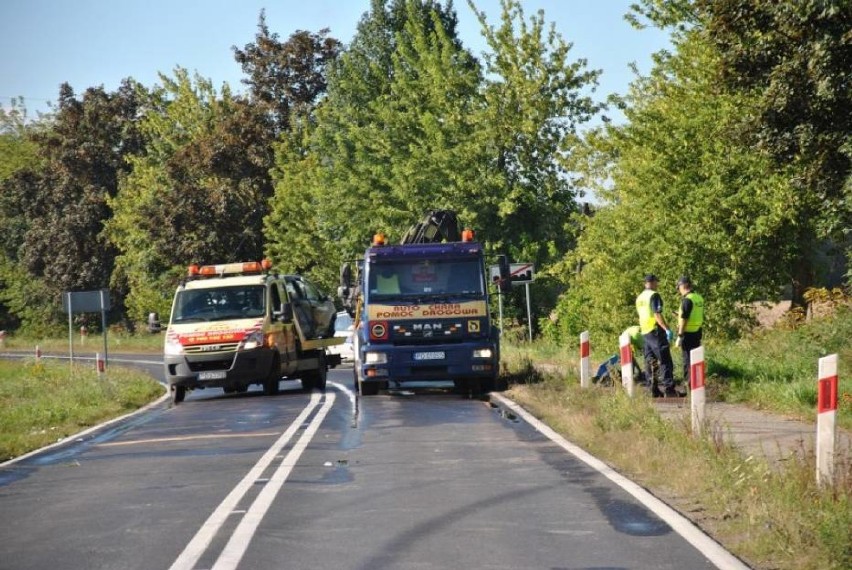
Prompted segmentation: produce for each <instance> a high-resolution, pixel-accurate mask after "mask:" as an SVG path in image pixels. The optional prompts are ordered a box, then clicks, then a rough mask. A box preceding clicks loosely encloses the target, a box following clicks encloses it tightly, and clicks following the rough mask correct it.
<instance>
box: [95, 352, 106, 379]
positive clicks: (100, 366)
mask: <svg viewBox="0 0 852 570" xmlns="http://www.w3.org/2000/svg"><path fill="white" fill-rule="evenodd" d="M95 367H96V369H97V371H98V376H100V375H101V374H103V373H104V371H105V370H106V363H105V362H104V359H103V358H101V353H100V352H96V353H95Z"/></svg>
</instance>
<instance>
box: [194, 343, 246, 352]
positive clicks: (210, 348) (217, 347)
mask: <svg viewBox="0 0 852 570" xmlns="http://www.w3.org/2000/svg"><path fill="white" fill-rule="evenodd" d="M239 344H240V343H238V342H226V343H222V344H195V345H192V346H185V347H183V351H184V352H185V353H186V354H216V353H219V352H236V351H237V347H238V346H239Z"/></svg>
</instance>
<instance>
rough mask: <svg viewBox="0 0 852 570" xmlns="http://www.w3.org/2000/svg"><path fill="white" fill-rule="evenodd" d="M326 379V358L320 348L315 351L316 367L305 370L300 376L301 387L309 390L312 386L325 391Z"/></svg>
mask: <svg viewBox="0 0 852 570" xmlns="http://www.w3.org/2000/svg"><path fill="white" fill-rule="evenodd" d="M327 381H328V361H327V360H326V356H325V350H320V351H318V353H317V369H316V370H311V371H310V372H306V373H305V374H304V375H303V376H302V389H303V390H304V391H306V392H310V391H311V390H313V389H314V388H319V389H320V390H322V391H323V392H325V386H326V383H327Z"/></svg>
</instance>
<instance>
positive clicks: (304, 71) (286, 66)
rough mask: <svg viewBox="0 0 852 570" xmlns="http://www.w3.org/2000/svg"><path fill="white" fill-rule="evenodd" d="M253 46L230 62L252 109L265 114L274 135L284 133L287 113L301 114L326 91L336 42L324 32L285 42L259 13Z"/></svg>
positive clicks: (238, 52)
mask: <svg viewBox="0 0 852 570" xmlns="http://www.w3.org/2000/svg"><path fill="white" fill-rule="evenodd" d="M257 28H258V32H257V34H256V35H255V41H254V43H251V44H247V45H246V46H245V47H244V48H243V49H239V48H237V47H236V46H235V47H234V48H233V50H234V58H235V59H236V61H237V63H239V64H240V65H241V66H242V69H243V72H244V73H245V74H246V76H247V77H246V79H243V80H242V81H243V83H245V84H246V85H248V86H249V89H250V98H251V101H252V103H253V104H254V105H255V106H258V107H260V108H262V109H263V110H264V111H265V112H267V113H268V114H269V115H270V117H271V120H272V124H273V125H274V127H275V133H274V134H278V133H281V132H285V131H288V130H289V128H290V121H291V113H293V112H305V111H306V110H308V109H310V108H311V107H312V106H313V105H314V103H315V102H316V101H317V99H318V98H319V97H320V96H321V95H322V94H323V93H325V91H326V81H327V79H326V75H327V68H328V66H329V65H330V64H331V63H332V62H333V61H334V59H335V58H336V57H337V55H338V53H339V52H340V47H341V45H340V42H339V41H338V40H336V39H334V38H332V37H329V36H328V29H323V30H320V31H319V32H318V33H311V32H307V31H305V30H298V31H296V32H294V33H293V34H292V35H290V37H289V39H288V40H287V41H286V42H281V41H279V39H278V34H275V33H270V31H269V27H268V26H267V25H266V16H265V13H264V12H263V11H261V13H260V17H259V21H258V25H257Z"/></svg>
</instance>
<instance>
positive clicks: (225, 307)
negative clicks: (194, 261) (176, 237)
mask: <svg viewBox="0 0 852 570" xmlns="http://www.w3.org/2000/svg"><path fill="white" fill-rule="evenodd" d="M335 315H336V309H335V307H334V303H333V302H332V301H331V299H330V298H329V297H328V296H327V295H325V294H323V293H322V292H320V291H319V289H317V288H316V287H315V286H314V285H313V284H311V283H310V282H309V281H308V280H307V279H305V278H304V277H302V276H300V275H279V274H276V273H273V272H272V271H271V263H270V262H269V260H266V259H265V260H263V261H261V262H256V261H249V262H241V263H227V264H221V265H205V266H201V267H199V266H198V265H190V266H189V271H188V275H187V277H186V279H185V280H184V281H183V282H182V283H181V284H180V285H179V286H178V288H177V291H176V292H175V296H174V301H173V302H172V310H171V315H170V318H169V325H168V328H167V329H166V340H165V349H164V365H165V375H166V380H167V382H168V384H169V388H170V390H171V393H172V401H173V402H174V403H175V404H178V403H180V402H182V401H183V399H184V397H185V396H186V391H187V390H193V389H202V388H211V387H218V388H222V389H223V390H224V391H225V393H226V394H230V393H234V392H245V391H246V390H248V387H249V386H250V385H252V384H260V385H261V386H263V391H264V393H265V394H267V395H273V394H276V393H278V389H279V382H280V381H281V379H282V377H287V378H290V379H295V378H298V379H301V381H302V387H303V388H304V389H305V390H312V389H313V388H318V389H320V390H325V385H326V376H327V372H328V368H329V366H332V367H333V366H337V365H338V364H340V357H339V355H334V354H327V352H326V349H327V348H328V347H330V346H333V345H336V344H340V343H342V342H343V340H344V339H342V338H340V337H335V336H334V319H335Z"/></svg>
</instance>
